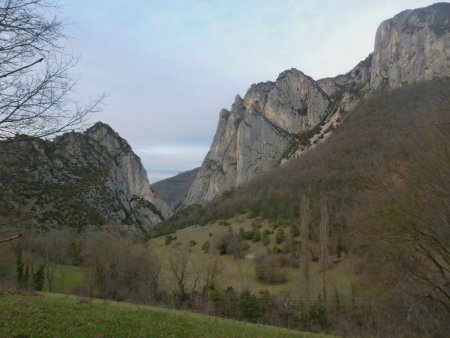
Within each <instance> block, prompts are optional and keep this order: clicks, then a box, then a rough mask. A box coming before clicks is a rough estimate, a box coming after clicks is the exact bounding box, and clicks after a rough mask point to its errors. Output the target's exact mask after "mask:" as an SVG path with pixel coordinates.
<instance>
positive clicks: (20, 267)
mask: <svg viewBox="0 0 450 338" xmlns="http://www.w3.org/2000/svg"><path fill="white" fill-rule="evenodd" d="M16 282H17V286H18V287H23V286H24V284H25V282H26V281H25V264H24V262H23V257H22V246H21V245H18V246H17V247H16Z"/></svg>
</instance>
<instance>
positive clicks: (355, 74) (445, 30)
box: [183, 3, 450, 206]
mask: <svg viewBox="0 0 450 338" xmlns="http://www.w3.org/2000/svg"><path fill="white" fill-rule="evenodd" d="M449 20H450V4H448V3H438V4H435V5H432V6H429V7H426V8H420V9H416V10H408V11H404V12H402V13H400V14H398V15H397V16H395V17H394V18H392V19H390V20H387V21H385V22H383V23H382V24H381V25H380V27H379V28H378V31H377V34H376V39H375V49H374V52H373V53H372V54H371V55H369V56H368V57H367V58H366V59H365V60H364V61H361V62H360V63H359V64H358V65H357V66H356V67H355V68H354V69H352V70H351V71H350V72H349V73H347V74H345V75H339V76H336V77H334V78H326V79H321V80H318V81H315V80H313V79H312V78H311V77H309V76H307V75H305V74H303V73H302V72H300V71H298V70H296V69H291V70H287V71H285V72H283V73H281V74H280V75H279V77H278V79H277V80H276V81H275V82H264V83H259V84H254V85H252V86H251V87H250V89H249V90H248V91H247V93H246V95H245V97H244V98H243V99H242V98H241V97H239V96H237V97H236V99H235V101H234V104H233V105H232V107H231V110H230V111H228V110H225V109H224V110H222V111H221V113H220V117H219V123H218V127H217V131H216V134H215V137H214V141H213V143H212V146H211V149H210V151H209V152H208V154H207V155H206V157H205V159H204V161H203V164H202V167H201V169H200V171H199V173H198V175H197V178H196V179H195V180H194V182H193V184H192V186H191V189H190V190H189V192H188V194H187V196H186V198H185V200H184V202H183V205H184V206H188V205H192V204H204V203H206V202H208V201H210V200H212V199H213V198H214V197H215V196H217V195H219V194H221V193H223V192H225V191H228V190H232V189H234V188H236V187H237V186H239V185H241V184H243V183H245V182H247V181H249V180H250V179H252V178H253V177H255V176H256V175H258V174H259V173H261V172H264V171H267V170H269V169H271V168H274V167H277V166H279V165H280V164H281V163H283V162H284V161H285V160H288V159H290V158H293V157H297V156H301V154H302V153H303V152H304V151H306V150H307V149H308V148H310V147H311V146H312V147H313V146H314V143H317V142H320V141H321V140H323V139H325V138H326V136H325V134H326V133H327V132H329V131H331V130H332V129H333V128H335V127H337V125H338V124H339V122H340V121H341V120H342V119H341V114H342V113H344V112H346V111H349V110H351V109H352V108H353V107H354V106H355V105H356V104H357V103H358V102H359V100H360V99H361V98H362V97H364V96H367V95H370V93H371V92H372V91H374V90H377V89H379V88H382V87H390V88H396V87H400V86H402V85H405V84H409V83H414V82H418V81H422V80H429V79H433V78H437V77H448V76H450V55H449V53H450V52H449V45H450V23H449Z"/></svg>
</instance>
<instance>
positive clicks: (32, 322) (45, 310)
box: [0, 293, 329, 338]
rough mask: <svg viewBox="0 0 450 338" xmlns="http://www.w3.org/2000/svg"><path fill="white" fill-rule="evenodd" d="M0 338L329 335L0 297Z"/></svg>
mask: <svg viewBox="0 0 450 338" xmlns="http://www.w3.org/2000/svg"><path fill="white" fill-rule="evenodd" d="M0 336H1V337H246V338H247V337H249V338H250V337H287V338H289V337H304V338H321V337H329V336H325V335H320V334H310V333H302V332H298V331H292V330H286V329H281V328H275V327H270V326H264V325H256V324H249V323H244V322H239V321H234V320H228V319H219V318H215V317H209V316H204V315H200V314H196V313H190V312H183V311H176V310H167V309H161V308H154V307H149V306H139V305H133V304H128V303H117V302H105V301H101V300H93V301H91V302H90V303H84V302H80V301H79V299H78V298H76V297H74V296H66V295H60V294H51V293H43V294H41V295H39V296H19V295H10V296H0Z"/></svg>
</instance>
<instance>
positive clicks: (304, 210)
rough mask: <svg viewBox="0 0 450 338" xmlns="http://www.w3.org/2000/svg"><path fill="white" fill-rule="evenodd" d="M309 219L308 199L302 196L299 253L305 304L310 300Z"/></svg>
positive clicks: (309, 206)
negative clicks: (300, 255)
mask: <svg viewBox="0 0 450 338" xmlns="http://www.w3.org/2000/svg"><path fill="white" fill-rule="evenodd" d="M310 218H311V205H310V201H309V198H308V197H306V196H305V195H303V196H302V199H301V202H300V241H301V246H302V247H301V251H302V256H303V259H304V265H303V268H304V270H303V282H304V286H303V290H304V300H305V303H306V304H308V305H309V304H310V300H311V295H310V293H311V290H310V281H309V262H310V261H311V247H310V239H309V237H310V234H309V232H310V231H309V226H310V224H309V223H310Z"/></svg>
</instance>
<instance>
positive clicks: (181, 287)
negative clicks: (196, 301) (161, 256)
mask: <svg viewBox="0 0 450 338" xmlns="http://www.w3.org/2000/svg"><path fill="white" fill-rule="evenodd" d="M188 263H189V257H188V253H187V251H186V250H182V249H176V250H174V251H173V252H172V253H171V254H170V256H169V269H170V271H171V272H172V273H173V275H174V277H175V279H176V282H177V287H178V297H179V299H180V300H181V301H183V300H184V299H185V298H186V295H187V293H186V281H187V277H188Z"/></svg>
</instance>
